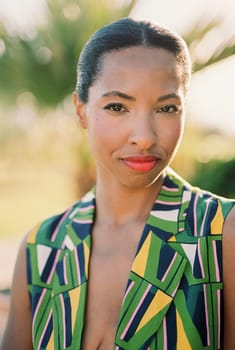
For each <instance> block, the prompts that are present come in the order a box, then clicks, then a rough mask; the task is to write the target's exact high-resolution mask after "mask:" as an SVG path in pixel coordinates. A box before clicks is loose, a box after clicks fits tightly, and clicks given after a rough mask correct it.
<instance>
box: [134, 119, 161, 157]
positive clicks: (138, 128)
mask: <svg viewBox="0 0 235 350" xmlns="http://www.w3.org/2000/svg"><path fill="white" fill-rule="evenodd" d="M134 119H135V120H132V124H131V133H130V136H129V143H130V144H131V145H136V146H138V148H139V149H140V150H142V151H143V150H148V149H150V148H151V146H153V144H154V143H155V142H156V137H157V135H156V130H155V126H154V123H153V121H152V118H151V117H149V116H146V115H140V116H138V117H136V118H134Z"/></svg>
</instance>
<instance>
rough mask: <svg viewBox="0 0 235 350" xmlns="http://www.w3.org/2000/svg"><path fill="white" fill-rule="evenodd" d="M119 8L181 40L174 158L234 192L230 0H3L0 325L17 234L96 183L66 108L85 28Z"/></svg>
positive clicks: (190, 175)
mask: <svg viewBox="0 0 235 350" xmlns="http://www.w3.org/2000/svg"><path fill="white" fill-rule="evenodd" d="M124 16H131V17H134V18H137V19H148V20H153V21H156V22H159V23H161V24H163V25H166V26H169V27H171V28H172V29H174V30H176V31H178V32H179V33H180V34H181V35H182V36H183V37H184V39H185V40H186V42H187V44H188V46H189V49H190V52H191V56H192V61H193V79H192V84H191V90H190V93H189V94H188V98H187V125H186V131H185V137H184V141H183V143H182V146H181V148H180V151H179V153H178V155H177V157H176V159H175V161H174V163H173V167H174V169H175V170H176V171H178V172H179V173H180V174H181V175H182V176H184V177H185V178H186V179H187V180H189V181H190V182H192V183H193V184H194V185H198V186H202V187H203V188H206V189H208V190H211V191H214V192H216V193H218V194H221V195H225V196H228V197H235V109H234V108H233V102H234V98H235V93H234V80H235V79H234V78H235V55H234V54H235V26H234V23H235V7H234V4H233V0H224V1H223V2H221V1H220V0H195V1H190V2H189V1H187V0H176V1H174V2H173V1H170V0H155V1H153V0H149V1H146V0H133V1H128V0H112V1H110V0H101V1H99V2H98V1H96V0H21V1H17V0H11V1H9V0H1V2H0V212H1V220H0V266H1V268H0V290H1V291H2V293H0V320H1V321H0V334H1V330H2V329H3V327H4V324H5V319H6V315H7V311H8V305H9V301H8V299H9V298H8V295H9V289H10V286H11V279H12V271H13V265H14V261H15V258H16V252H17V249H18V245H19V242H20V240H21V239H22V237H23V235H24V234H25V233H26V232H27V230H28V229H30V228H31V227H32V226H34V225H35V224H36V223H37V222H38V221H40V220H42V219H44V218H46V217H48V216H50V215H52V214H55V213H57V212H59V211H62V210H63V209H65V208H66V207H67V206H68V205H70V204H71V203H72V202H74V201H76V200H77V199H78V198H79V197H80V196H81V195H82V194H83V193H84V192H86V191H87V190H88V189H89V188H90V187H91V185H92V184H93V182H94V179H95V174H94V165H93V161H92V159H91V157H90V155H89V149H88V145H87V143H86V136H85V134H84V133H82V132H81V130H80V129H79V128H78V126H77V124H76V120H75V113H74V111H73V107H72V98H71V94H72V91H73V89H74V87H75V81H76V64H77V59H78V56H79V53H80V50H81V48H82V46H83V44H84V43H85V41H86V40H87V39H88V37H89V36H90V34H91V33H92V32H94V31H95V30H96V29H97V28H98V27H100V26H102V25H104V24H106V23H108V22H110V21H113V20H115V19H118V18H120V17H124Z"/></svg>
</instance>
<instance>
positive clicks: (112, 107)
mask: <svg viewBox="0 0 235 350" xmlns="http://www.w3.org/2000/svg"><path fill="white" fill-rule="evenodd" d="M104 109H107V110H109V111H112V112H118V113H120V112H127V109H126V108H125V107H124V106H123V104H122V103H109V104H108V105H107V106H105V107H104Z"/></svg>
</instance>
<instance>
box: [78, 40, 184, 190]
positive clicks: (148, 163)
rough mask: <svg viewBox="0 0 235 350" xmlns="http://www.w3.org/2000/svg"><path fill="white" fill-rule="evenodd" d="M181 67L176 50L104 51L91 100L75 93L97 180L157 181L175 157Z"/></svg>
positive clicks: (139, 183)
mask: <svg viewBox="0 0 235 350" xmlns="http://www.w3.org/2000/svg"><path fill="white" fill-rule="evenodd" d="M183 91H184V89H183V84H182V77H181V70H180V67H179V66H178V64H177V62H176V59H175V57H174V55H173V54H172V53H170V52H168V51H167V50H164V49H160V48H149V47H143V46H136V47H131V48H126V49H122V50H119V51H114V52H111V53H108V54H106V55H105V56H104V57H103V60H102V68H101V71H100V73H99V75H98V78H97V80H96V81H95V82H94V84H93V85H92V86H91V87H90V89H89V97H88V102H87V103H86V104H83V103H82V102H80V101H79V100H78V97H77V96H75V97H74V99H75V107H76V111H77V114H78V117H79V120H80V124H81V125H82V127H84V128H87V130H88V136H89V140H90V144H91V149H92V152H93V155H94V157H95V160H96V165H97V182H99V181H103V182H104V183H106V184H112V183H119V184H120V185H122V186H128V187H130V188H140V187H147V186H150V185H151V184H154V183H155V182H156V181H157V179H158V178H159V175H160V174H161V173H162V171H163V170H164V168H165V167H166V166H167V165H168V164H169V163H170V161H171V160H172V158H173V156H174V154H175V152H176V149H177V147H178V144H179V142H180V139H181V136H182V133H183V127H184V93H183Z"/></svg>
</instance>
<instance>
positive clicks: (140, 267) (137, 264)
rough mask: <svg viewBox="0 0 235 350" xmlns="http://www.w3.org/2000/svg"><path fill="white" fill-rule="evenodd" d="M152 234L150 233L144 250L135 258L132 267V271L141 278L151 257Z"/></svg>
mask: <svg viewBox="0 0 235 350" xmlns="http://www.w3.org/2000/svg"><path fill="white" fill-rule="evenodd" d="M151 238H152V232H151V231H150V232H149V234H148V236H147V238H146V240H145V241H144V243H143V246H142V248H141V249H140V251H139V253H138V254H137V256H136V257H135V260H134V262H133V265H132V271H133V272H135V273H137V274H138V275H139V276H144V273H145V269H146V266H147V261H148V257H149V249H150V245H151Z"/></svg>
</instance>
